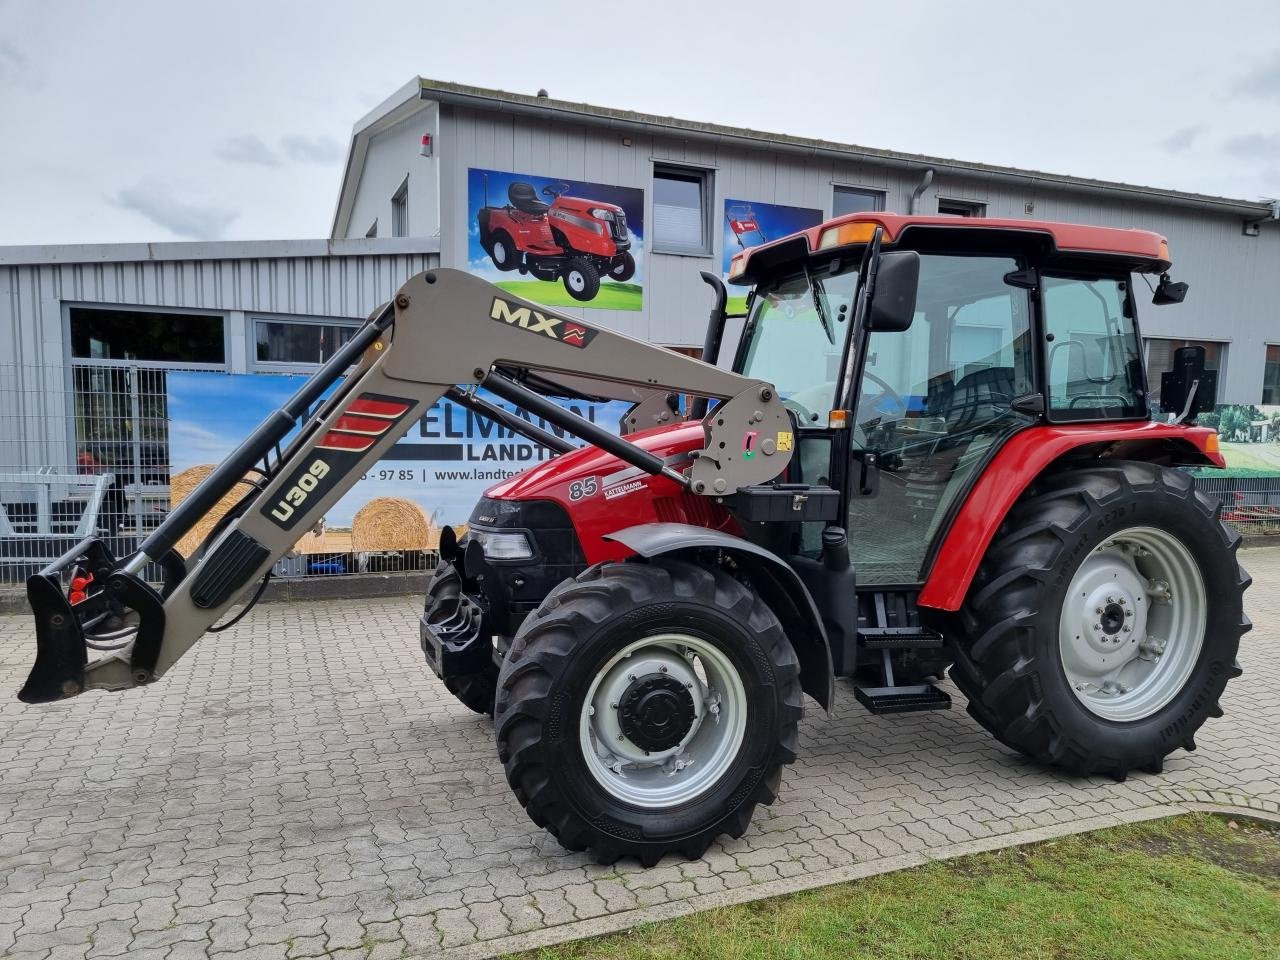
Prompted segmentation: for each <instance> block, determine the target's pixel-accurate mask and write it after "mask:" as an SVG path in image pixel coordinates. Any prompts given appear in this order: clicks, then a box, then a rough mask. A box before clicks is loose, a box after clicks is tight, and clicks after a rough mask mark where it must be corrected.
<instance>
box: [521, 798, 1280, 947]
mask: <svg viewBox="0 0 1280 960" xmlns="http://www.w3.org/2000/svg"><path fill="white" fill-rule="evenodd" d="M1233 822H1234V821H1233ZM1278 956H1280V834H1277V833H1276V832H1273V830H1272V829H1268V828H1266V827H1260V826H1258V825H1256V824H1252V823H1250V822H1248V821H1240V822H1239V823H1238V824H1237V826H1236V827H1235V828H1233V827H1232V826H1230V825H1229V824H1228V823H1227V822H1226V821H1224V820H1221V819H1218V818H1216V817H1211V816H1206V815H1193V816H1187V817H1179V818H1175V819H1170V820H1161V821H1154V822H1149V823H1145V824H1137V825H1134V826H1130V827H1121V828H1117V829H1114V830H1107V831H1101V832H1098V833H1091V834H1085V835H1082V836H1078V837H1070V838H1067V839H1063V840H1057V841H1051V842H1048V843H1042V844H1036V845H1034V846H1029V847H1019V848H1014V849H1010V850H1002V851H998V852H995V853H989V854H979V855H976V856H971V857H963V858H960V859H957V860H951V861H947V862H945V863H936V864H930V865H928V866H924V867H918V868H915V869H911V870H904V871H901V872H898V873H890V874H884V875H882V876H878V877H872V878H869V879H867V880H861V881H858V882H855V883H848V884H840V885H838V886H833V887H827V888H824V889H820V890H814V891H811V892H807V893H800V894H795V895H792V896H788V897H780V898H777V899H773V900H763V901H759V902H756V903H752V904H744V905H742V906H738V907H728V908H724V909H720V910H712V911H708V912H706V913H701V914H695V915H693V916H690V917H685V918H682V919H678V920H671V921H664V922H661V923H655V924H648V925H645V926H642V927H639V928H637V929H636V930H632V931H630V932H627V933H623V934H616V935H612V936H608V937H602V938H598V939H594V940H585V941H580V942H578V943H572V944H566V945H564V946H560V947H553V948H547V949H543V950H540V951H534V952H532V953H529V954H523V955H522V957H524V958H527V960H534V958H536V960H641V958H647V960H676V958H695V960H697V958H705V960H710V958H717V960H719V958H724V960H729V958H734V960H737V958H744V960H765V958H785V960H848V958H859V957H866V958H875V960H907V958H913V960H914V958H921V960H924V958H939V960H942V958H953V957H954V958H962V960H1013V958H1027V957H1035V958H1041V957H1044V958H1053V960H1111V958H1119V957H1123V958H1126V960H1181V958H1200V957H1204V958H1213V960H1263V958H1269V960H1275V958H1276V957H1278Z"/></svg>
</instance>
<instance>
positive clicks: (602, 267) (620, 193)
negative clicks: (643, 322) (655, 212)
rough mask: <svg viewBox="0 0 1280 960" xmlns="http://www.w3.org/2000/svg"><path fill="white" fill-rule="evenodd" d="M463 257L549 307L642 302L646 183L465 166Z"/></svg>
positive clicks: (637, 305)
mask: <svg viewBox="0 0 1280 960" xmlns="http://www.w3.org/2000/svg"><path fill="white" fill-rule="evenodd" d="M467 264H468V269H469V270H470V271H471V272H472V273H474V274H476V275H477V276H480V277H483V278H484V279H486V280H488V281H490V282H492V283H495V284H497V285H498V286H499V287H502V289H504V290H508V291H510V292H511V293H514V294H516V295H518V296H521V297H525V298H527V299H529V300H533V301H536V302H537V303H545V304H546V305H547V306H550V307H594V308H596V309H598V310H640V309H641V308H642V307H643V306H644V191H643V190H637V189H635V188H634V187H615V186H610V185H609V184H604V183H587V182H585V181H582V180H570V179H566V178H562V177H540V176H534V175H532V174H527V173H510V172H506V171H502V170H482V169H480V168H477V167H472V168H470V169H469V170H468V171H467Z"/></svg>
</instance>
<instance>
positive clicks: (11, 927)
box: [0, 548, 1280, 960]
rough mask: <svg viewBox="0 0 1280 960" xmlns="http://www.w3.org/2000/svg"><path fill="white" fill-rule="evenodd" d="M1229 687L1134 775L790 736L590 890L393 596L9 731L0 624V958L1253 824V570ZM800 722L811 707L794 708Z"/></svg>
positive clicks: (10, 658)
mask: <svg viewBox="0 0 1280 960" xmlns="http://www.w3.org/2000/svg"><path fill="white" fill-rule="evenodd" d="M1242 557H1243V560H1244V563H1245V565H1246V566H1247V567H1248V568H1249V569H1250V570H1251V572H1252V573H1253V575H1254V577H1255V581H1256V582H1255V584H1254V586H1253V588H1252V590H1250V592H1249V594H1248V609H1249V613H1250V615H1251V616H1252V617H1253V620H1254V624H1255V629H1254V631H1253V632H1252V633H1250V634H1247V635H1246V636H1245V638H1244V645H1243V648H1242V650H1241V654H1240V660H1241V663H1242V665H1243V666H1244V668H1245V674H1244V676H1243V677H1242V678H1241V679H1239V680H1236V681H1234V682H1233V683H1232V684H1231V686H1230V688H1229V690H1228V694H1227V697H1226V698H1225V700H1224V704H1223V706H1224V707H1225V709H1226V717H1225V718H1223V719H1220V720H1211V721H1209V723H1208V725H1207V726H1206V727H1205V728H1204V730H1203V731H1202V732H1201V735H1200V736H1199V737H1198V740H1199V744H1200V749H1199V750H1198V751H1197V752H1195V753H1192V754H1187V753H1184V752H1182V751H1178V752H1177V753H1176V754H1174V755H1173V757H1172V758H1171V759H1170V760H1169V762H1167V764H1166V766H1165V771H1164V773H1163V774H1161V775H1159V776H1152V775H1145V774H1137V775H1134V776H1132V777H1131V778H1130V779H1129V780H1128V781H1127V782H1125V783H1114V782H1112V781H1110V780H1106V779H1093V778H1090V779H1079V778H1072V777H1068V776H1065V775H1062V774H1060V773H1056V772H1054V771H1051V770H1045V769H1042V768H1039V767H1037V766H1034V765H1031V764H1028V763H1026V762H1025V761H1023V760H1021V759H1019V758H1018V757H1017V756H1015V755H1013V754H1012V753H1011V752H1010V751H1008V750H1007V749H1006V748H1004V747H1002V746H1000V745H999V744H997V743H996V742H995V741H993V740H992V739H991V737H989V736H988V735H987V734H986V733H985V732H984V731H983V730H982V729H981V728H979V727H978V725H977V724H976V723H975V722H974V721H972V720H971V719H970V718H969V717H968V715H967V714H966V713H965V712H964V711H963V709H962V708H961V707H960V704H961V703H963V698H961V697H960V695H959V694H958V693H956V692H955V691H952V692H953V696H954V697H955V698H956V699H957V701H958V702H957V708H956V709H954V710H952V711H951V712H948V713H942V712H938V713H927V714H909V715H905V716H898V717H888V718H885V717H873V716H871V715H869V714H867V713H865V712H864V711H863V710H862V709H861V708H860V707H859V706H858V704H857V703H856V702H855V701H854V699H853V696H852V693H851V692H850V691H849V690H848V689H847V688H845V689H843V690H841V691H840V694H841V696H840V698H839V704H838V706H837V709H836V711H835V713H834V715H833V716H831V717H825V716H823V715H822V713H821V711H819V710H817V709H816V708H812V709H811V710H810V716H809V718H808V719H806V721H805V722H804V725H803V727H802V734H801V759H800V761H799V762H798V763H797V764H796V765H795V766H793V767H791V768H790V769H789V770H788V772H787V773H786V775H785V778H784V782H783V790H782V796H781V799H780V800H779V802H778V803H777V804H775V805H774V806H773V807H772V808H768V809H761V810H759V811H758V812H757V815H756V818H755V821H754V823H753V825H752V827H751V829H750V831H749V832H748V833H747V835H746V836H745V837H743V838H742V839H741V840H738V841H729V840H725V841H723V842H720V843H717V844H715V845H714V846H713V847H712V848H711V850H710V851H709V852H708V854H707V856H706V857H705V858H703V859H702V860H699V861H696V862H685V861H678V860H676V859H674V858H672V859H668V860H664V861H663V862H662V863H661V864H660V865H659V866H658V867H656V868H654V869H652V870H648V871H644V870H641V869H640V868H639V866H638V865H636V864H634V863H623V864H619V865H617V866H613V867H601V866H597V865H595V864H592V863H590V862H588V860H587V859H586V858H585V857H583V856H582V855H580V854H570V853H566V852H565V851H564V850H562V849H561V848H560V847H559V846H557V844H556V843H555V841H554V840H553V839H551V838H550V837H549V836H548V835H546V834H545V833H543V832H542V831H541V830H538V829H536V828H535V827H534V826H533V825H532V824H531V823H530V822H529V821H528V820H527V819H526V818H525V816H524V814H523V812H522V811H521V809H520V807H519V806H518V805H517V803H516V801H515V800H514V798H513V797H512V796H511V794H510V792H509V790H508V788H507V786H506V784H505V782H504V780H503V778H502V771H501V766H500V765H499V763H498V761H497V758H496V756H495V751H494V747H493V736H492V730H491V727H490V724H489V723H488V722H487V721H485V720H483V719H481V718H479V717H477V716H475V715H474V714H471V713H469V712H468V711H467V710H466V709H465V708H463V707H462V706H461V705H459V704H457V703H456V702H454V701H453V699H452V698H451V697H450V696H449V695H448V694H447V693H446V692H445V691H444V689H443V687H441V685H440V684H439V683H438V682H437V681H436V680H435V678H434V677H432V676H430V674H429V673H428V671H427V669H426V667H425V665H424V664H423V663H422V661H421V654H420V652H419V650H418V644H417V634H416V614H417V607H418V603H417V602H416V601H413V600H411V599H410V598H395V599H389V600H377V601H329V602H324V603H315V604H309V605H302V604H274V605H266V606H262V607H259V608H258V609H257V610H255V611H254V612H253V613H252V614H251V615H250V616H249V617H248V618H246V620H245V621H244V622H243V623H242V624H241V625H240V626H238V627H236V628H234V629H233V630H230V631H228V632H227V633H224V634H221V635H219V636H213V635H210V636H208V637H206V638H205V639H204V640H203V641H201V643H200V644H199V645H198V646H197V648H196V651H195V652H194V653H192V654H191V655H190V656H189V657H188V658H187V659H186V660H185V661H184V662H183V663H182V664H181V665H180V666H179V667H178V668H177V669H176V670H175V671H174V672H173V673H171V674H170V675H169V676H168V677H166V678H165V679H163V680H161V681H160V682H159V683H158V684H156V685H155V686H153V687H150V688H148V689H145V690H135V691H129V692H127V693H123V694H102V693H93V694H89V695H86V696H84V697H80V698H78V699H76V700H74V701H71V702H68V703H66V704H61V705H50V706H43V707H28V706H24V705H22V704H19V703H18V702H17V701H16V700H15V699H14V698H13V696H12V692H13V691H15V690H16V689H17V687H18V686H19V685H20V683H21V681H22V679H24V678H25V674H26V670H27V667H28V665H29V663H30V660H31V656H32V642H31V640H30V634H31V630H30V626H29V621H28V620H27V619H26V618H21V617H7V618H0V691H3V699H2V700H0V956H5V957H12V958H15V960H18V958H21V960H44V958H50V960H52V958H71V957H76V958H82V957H83V958H96V957H113V956H122V955H127V956H128V957H130V958H132V960H150V958H172V960H185V958H197V957H198V958H203V957H218V958H223V957H225V958H231V957H236V958H294V957H313V956H327V957H339V958H347V957H353V958H354V957H361V958H364V957H368V958H374V960H380V958H390V957H399V956H402V955H406V954H409V955H422V954H426V955H438V954H442V953H443V954H446V955H454V956H459V957H461V956H472V957H474V956H486V955H490V954H492V953H495V952H498V951H501V950H509V949H515V948H519V947H525V946H531V945H536V944H541V943H548V942H553V941H558V940H565V939H570V938H573V937H577V936H582V935H586V934H590V933H599V932H603V931H605V930H609V929H618V928H620V927H623V926H626V925H629V924H632V923H635V922H639V921H641V920H647V919H654V918H659V917H665V916H672V915H676V914H679V913H684V912H689V911H691V910H693V909H701V908H704V907H707V906H712V905H719V904H723V903H730V902H736V901H742V900H748V899H754V898H757V897H760V896H765V895H772V894H775V893H780V892H783V891H786V890H791V889H798V888H801V887H805V886H813V885H817V884H821V883H828V882H834V881H837V880H842V879H850V878H853V877H857V876H862V875H866V874H869V873H873V872H879V871H883V870H885V869H890V868H896V867H900V866H906V865H910V864H914V863H919V862H923V861H924V860H926V859H929V858H934V857H940V856H951V855H956V854H959V853H965V852H970V851H974V850H979V849H990V848H993V847H997V846H1004V845H1007V844H1009V843H1015V842H1025V841H1026V840H1029V839H1037V838H1041V837H1045V836H1051V835H1060V834H1063V833H1068V832H1075V831H1078V830H1083V829H1092V828H1095V827H1098V826H1105V825H1108V824H1114V823H1118V822H1123V821H1129V820H1136V819H1143V818H1147V817H1152V816H1160V815H1164V814H1167V813H1169V812H1176V811H1177V810H1185V809H1189V808H1194V807H1198V806H1203V805H1214V806H1231V807H1247V808H1252V809H1253V810H1255V811H1257V812H1259V813H1264V814H1267V813H1269V814H1271V815H1276V814H1277V812H1280V649H1278V647H1277V641H1280V599H1278V598H1280V548H1264V549H1257V550H1250V551H1246V552H1245V553H1243V554H1242ZM811 706H812V705H811Z"/></svg>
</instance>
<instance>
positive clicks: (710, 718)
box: [578, 633, 747, 808]
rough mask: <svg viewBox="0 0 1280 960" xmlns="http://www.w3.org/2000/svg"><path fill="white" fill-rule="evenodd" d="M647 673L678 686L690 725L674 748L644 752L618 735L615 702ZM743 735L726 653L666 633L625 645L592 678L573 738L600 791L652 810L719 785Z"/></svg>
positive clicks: (736, 680) (739, 692) (742, 713)
mask: <svg viewBox="0 0 1280 960" xmlns="http://www.w3.org/2000/svg"><path fill="white" fill-rule="evenodd" d="M651 674H658V675H661V676H665V677H668V678H670V679H673V680H675V681H676V682H678V683H680V684H682V685H684V686H685V688H686V689H687V690H688V691H689V692H690V694H691V696H692V699H693V704H694V720H693V724H692V726H691V727H690V729H689V731H688V732H687V733H686V734H685V735H684V737H683V739H682V740H681V741H680V743H679V744H677V745H676V746H674V747H672V748H670V749H668V750H662V751H650V752H648V753H646V752H645V751H644V749H643V748H641V747H640V746H638V745H637V744H635V743H632V742H631V741H630V740H629V739H627V737H626V735H625V734H624V733H623V732H622V725H621V721H620V719H619V716H618V712H619V708H618V704H619V702H620V700H621V699H622V696H623V693H624V691H625V690H626V689H627V688H628V687H629V686H630V685H631V684H632V683H633V682H634V680H635V678H637V677H638V678H643V677H645V676H648V675H651ZM746 730H747V693H746V688H745V687H744V686H743V683H742V677H741V676H740V675H739V674H738V670H737V668H736V667H734V665H733V663H732V661H730V660H729V658H728V656H727V655H726V654H725V653H723V652H722V651H721V650H720V649H718V648H717V647H715V646H714V645H712V644H711V643H709V642H708V641H706V640H703V639H702V638H700V637H693V636H688V635H686V634H676V633H667V634H659V635H656V636H652V637H645V638H644V639H643V640H637V641H635V642H634V643H630V644H628V645H627V646H625V647H623V648H622V650H620V651H619V652H618V653H617V654H615V655H614V656H613V657H612V658H611V659H610V660H609V662H608V663H606V664H605V665H604V667H602V668H601V669H600V670H599V671H598V672H597V673H596V675H595V678H594V679H593V680H592V682H591V686H590V688H589V689H588V690H587V695H586V698H585V699H584V700H583V702H582V713H581V716H580V721H579V727H578V736H579V744H580V746H581V748H582V756H583V759H584V760H585V761H586V765H587V769H588V770H589V771H590V772H591V776H592V777H593V778H594V779H595V781H596V783H598V784H599V785H600V786H601V787H602V788H604V790H605V792H606V793H608V794H609V795H610V796H612V797H614V798H616V799H618V800H621V801H623V802H625V803H629V804H632V805H634V806H637V807H649V808H654V807H671V806H675V805H677V804H681V803H685V802H687V801H689V800H693V799H696V798H697V797H700V796H702V795H704V794H705V793H707V792H708V791H709V790H710V789H711V788H712V787H714V786H715V785H716V784H717V783H719V781H720V779H721V777H723V776H724V774H725V772H726V771H727V770H728V769H729V767H730V766H731V765H732V763H733V761H734V759H735V758H736V757H737V756H738V753H739V751H740V750H741V748H742V743H743V741H744V739H745V737H746Z"/></svg>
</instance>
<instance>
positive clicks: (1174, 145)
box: [1160, 126, 1204, 153]
mask: <svg viewBox="0 0 1280 960" xmlns="http://www.w3.org/2000/svg"><path fill="white" fill-rule="evenodd" d="M1203 130H1204V127H1201V126H1194V127H1182V128H1180V129H1178V130H1175V131H1173V133H1171V134H1169V136H1167V137H1165V138H1164V139H1163V140H1161V141H1160V146H1162V147H1164V148H1165V150H1167V151H1168V152H1169V153H1186V152H1187V151H1188V150H1190V149H1191V145H1192V144H1193V143H1195V141H1196V138H1197V137H1199V136H1200V133H1201V131H1203Z"/></svg>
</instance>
